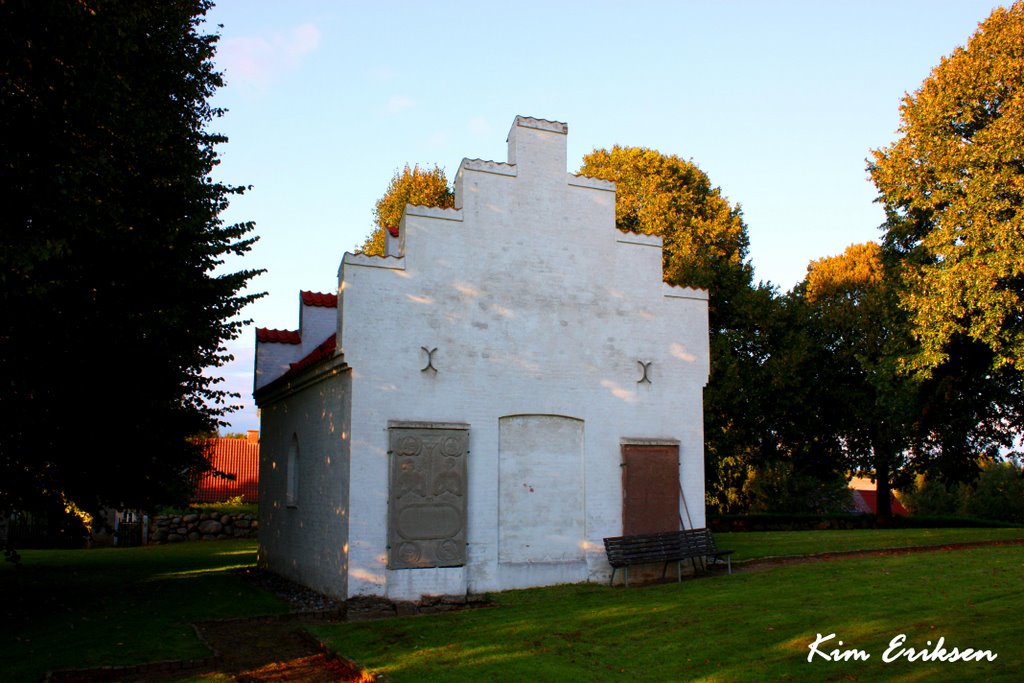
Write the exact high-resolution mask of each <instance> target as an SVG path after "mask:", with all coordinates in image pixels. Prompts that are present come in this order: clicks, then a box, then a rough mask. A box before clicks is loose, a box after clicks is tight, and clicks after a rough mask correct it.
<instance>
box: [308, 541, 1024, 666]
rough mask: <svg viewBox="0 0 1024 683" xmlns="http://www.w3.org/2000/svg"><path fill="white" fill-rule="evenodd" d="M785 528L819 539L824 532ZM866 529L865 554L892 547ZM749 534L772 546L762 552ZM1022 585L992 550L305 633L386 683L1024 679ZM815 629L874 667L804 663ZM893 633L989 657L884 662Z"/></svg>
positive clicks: (802, 569) (611, 591) (1008, 561)
mask: <svg viewBox="0 0 1024 683" xmlns="http://www.w3.org/2000/svg"><path fill="white" fill-rule="evenodd" d="M913 531H914V532H915V533H914V534H911V535H912V536H914V537H915V538H918V539H923V538H927V536H924V537H920V536H917V535H916V532H917V531H918V530H913ZM939 531H940V532H941V533H939V534H938V536H936V537H935V538H934V539H929V542H928V543H927V544H928V545H930V544H932V543H931V540H935V542H936V543H946V542H950V540H949V539H950V538H951V536H950V535H948V534H947V533H946V532H949V531H961V530H939ZM989 531H992V530H973V529H972V530H967V532H966V535H965V536H963V538H962V540H964V541H973V540H981V539H983V538H985V537H986V534H987V532H989ZM980 532H984V533H980ZM791 533H792V534H793V535H794V536H803V537H806V538H805V539H804V540H813V541H818V540H823V539H818V538H816V535H817V534H822V533H825V534H827V535H831V532H791ZM835 533H836V534H845V533H848V532H845V531H843V532H835ZM865 533H866V534H867V538H866V541H867V543H866V545H867V546H868V547H879V545H880V544H879V543H876V541H877V540H879V539H880V538H882V539H888V538H890V536H889V532H883V535H882V536H873V535H872V534H873V533H874V532H865ZM893 533H896V534H898V535H903V534H907V533H908V531H907V530H901V531H897V532H893ZM739 535H740V534H737V535H736V536H739ZM723 536H725V535H724V534H723ZM745 536H749V537H751V538H750V539H749V543H750V545H749V546H747V547H748V550H746V551H745V552H748V554H749V556H752V557H753V556H759V555H760V556H764V555H772V554H778V553H775V552H774V550H771V549H772V548H774V547H776V545H777V544H778V543H783V542H785V545H787V546H789V547H799V546H800V545H801V543H803V541H801V540H798V539H793V540H792V541H791V542H786V538H785V537H786V536H787V534H778V535H777V536H781V537H782V538H775V537H776V534H763V535H760V534H745ZM758 536H761V538H762V541H765V542H764V543H763V548H762V549H760V550H759V549H758V546H759V545H762V541H759V540H758V539H757V537H758ZM954 536H955V534H954ZM733 540H734V538H733V537H730V538H728V541H729V542H732V541H733ZM769 540H770V541H771V542H770V543H769V542H768V541H769ZM836 543H837V544H839V545H842V544H841V543H840V542H839V541H836ZM823 544H825V545H830V543H823ZM721 545H722V546H723V547H724V546H725V545H727V544H726V542H724V541H723V542H722V544H721ZM735 545H736V546H740V545H741V543H740V542H738V541H737V542H736V543H735ZM901 545H902V544H901ZM814 547H815V549H816V550H817V549H818V548H817V545H816V544H815V545H814ZM787 554H788V553H787ZM1022 586H1024V547H1021V546H1005V547H986V548H975V549H970V550H959V551H955V552H942V551H939V552H928V553H913V554H901V555H892V556H868V557H858V558H853V559H842V560H836V561H829V562H812V563H806V564H792V565H784V566H779V567H772V568H770V569H767V570H760V571H751V572H740V573H737V574H733V575H732V576H727V575H716V576H714V577H710V578H704V579H700V580H695V581H684V582H683V583H681V584H676V583H670V584H663V585H657V586H646V587H642V588H630V589H622V588H608V587H606V586H600V585H576V586H559V587H554V588H545V589H533V590H526V591H513V592H507V593H500V594H497V595H495V596H494V597H495V601H496V602H497V603H498V607H497V608H495V609H482V610H474V611H467V612H458V613H449V614H442V615H436V616H425V617H416V618H411V619H393V620H388V621H379V622H368V623H358V624H344V625H328V626H317V627H315V628H313V629H312V630H313V631H314V632H315V633H316V635H318V636H319V637H320V638H322V639H323V640H325V641H326V642H327V643H328V644H329V645H330V646H331V647H333V648H334V649H335V650H336V651H338V652H341V653H343V654H345V655H347V656H349V657H352V658H354V659H356V660H357V661H358V662H359V663H360V664H362V665H363V666H365V667H367V668H368V669H370V670H371V671H373V672H375V673H384V674H386V675H387V676H388V678H389V679H390V680H391V681H393V682H394V683H402V682H403V681H470V680H471V681H491V680H493V681H522V680H529V681H552V682H553V681H559V682H563V681H765V680H783V681H785V680H790V681H825V680H858V681H890V680H895V681H924V680H928V681H932V680H946V681H962V680H983V679H984V680H989V681H1019V680H1021V671H1024V656H1022V655H1021V653H1020V639H1021V636H1022V635H1024V628H1022V627H1021V622H1020V615H1021V614H1024V591H1022V590H1021V587H1022ZM819 633H820V634H823V635H828V634H831V633H835V634H836V636H835V638H834V639H833V640H832V641H829V643H828V644H827V645H826V644H822V645H821V646H820V647H819V649H820V650H821V651H823V652H826V653H827V652H829V651H831V650H832V649H835V648H839V649H842V650H846V649H849V648H857V649H859V650H862V651H864V652H866V653H867V654H869V655H870V658H869V659H868V660H866V661H825V660H824V659H823V658H821V657H816V658H815V661H813V662H808V661H807V656H808V654H810V650H809V649H808V646H809V645H810V644H811V643H812V642H813V641H814V640H815V638H816V637H817V634H819ZM899 634H905V635H906V643H905V647H914V648H917V649H921V648H924V647H927V643H928V641H929V640H930V641H932V644H933V646H934V644H935V643H936V642H937V640H938V638H939V637H943V638H944V639H945V648H946V649H947V650H950V649H951V648H953V647H958V648H960V649H963V648H967V647H971V648H975V649H987V650H991V651H992V652H993V653H995V654H996V655H997V659H996V660H995V661H993V662H987V661H986V662H981V663H978V662H956V663H951V662H938V661H936V662H921V661H917V662H908V661H905V660H903V659H898V660H897V661H895V662H892V663H885V662H883V661H882V659H883V655H884V653H885V651H886V648H887V647H888V646H889V642H890V640H891V639H892V638H894V637H896V636H898V635H899ZM839 640H842V641H843V643H844V644H843V645H842V646H841V647H840V646H839V645H838V643H837V641H839Z"/></svg>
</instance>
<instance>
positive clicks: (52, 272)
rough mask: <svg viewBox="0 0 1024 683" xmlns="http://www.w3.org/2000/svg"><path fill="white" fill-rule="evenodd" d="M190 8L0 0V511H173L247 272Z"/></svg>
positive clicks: (205, 4) (222, 401)
mask: <svg viewBox="0 0 1024 683" xmlns="http://www.w3.org/2000/svg"><path fill="white" fill-rule="evenodd" d="M210 6H211V3H210V2H209V1H208V0H168V1H167V2H159V3H135V2H124V1H118V0H91V1H90V2H81V1H80V0H52V1H48V2H42V3H40V2H35V1H34V0H4V2H0V51H2V53H3V55H4V58H3V60H2V61H0V111H3V116H2V117H0V193H2V195H0V206H2V207H3V210H2V211H0V221H2V226H3V227H2V231H0V302H2V303H0V309H2V310H3V314H2V315H0V375H2V376H3V382H2V383H0V410H2V413H3V421H2V424H3V426H2V428H0V512H6V511H10V510H33V511H40V510H42V511H47V512H53V511H63V510H65V509H78V510H82V511H85V512H91V513H95V512H97V511H98V510H99V509H101V508H102V507H108V508H151V507H152V506H154V505H157V504H163V503H182V502H187V500H188V497H189V494H190V484H191V482H192V481H193V480H194V479H193V478H194V477H195V476H196V475H198V474H200V473H202V472H203V471H205V470H208V469H209V463H208V462H207V460H206V457H205V455H204V452H203V446H202V445H201V444H200V443H197V442H196V441H195V440H194V438H193V437H195V436H196V435H199V434H204V433H209V432H211V431H214V430H216V429H217V427H218V424H219V423H220V420H221V418H222V416H223V415H224V414H225V412H226V411H227V410H228V409H229V404H230V403H231V400H232V397H231V396H230V395H229V394H227V393H226V392H225V391H223V390H221V389H219V388H218V386H217V382H218V381H219V380H217V379H214V378H213V377H212V376H210V375H209V374H206V373H205V372H204V370H205V369H207V368H210V367H216V366H218V365H220V364H222V363H224V362H225V361H226V360H227V358H228V356H227V355H226V352H225V348H224V344H225V342H226V341H227V340H229V339H232V338H234V337H236V336H237V335H238V333H239V331H240V328H241V325H242V324H243V322H242V321H240V320H239V319H238V318H237V317H236V314H237V313H238V312H239V311H240V310H241V308H242V307H243V306H244V305H245V304H246V303H248V302H249V301H251V300H252V299H253V298H254V297H253V295H248V294H244V293H242V290H243V288H244V287H245V286H246V283H247V282H248V281H249V280H250V278H252V277H253V275H255V272H254V271H252V270H243V271H240V272H223V271H222V270H220V268H219V266H220V265H221V264H222V262H223V260H224V258H225V257H226V256H228V255H241V254H243V253H245V252H246V251H248V249H249V247H250V245H251V243H252V241H253V238H252V237H251V236H250V232H251V230H252V225H251V224H248V223H243V224H236V225H225V224H224V223H223V222H222V221H221V219H220V217H219V215H220V213H221V211H223V210H224V208H225V207H226V206H227V203H228V200H229V199H230V198H231V197H232V196H234V195H237V194H240V193H241V192H242V191H243V188H241V187H237V186H231V185H225V184H222V183H220V182H217V181H215V180H212V179H211V175H210V174H211V172H212V171H213V169H214V167H215V166H216V164H217V163H218V159H217V151H216V149H217V145H219V144H221V143H223V142H225V139H224V138H223V137H222V136H220V135H218V134H216V133H214V132H211V131H210V130H209V125H210V124H211V122H212V121H213V120H214V119H216V118H217V117H218V116H220V114H221V112H220V111H219V110H217V109H216V108H214V107H212V106H211V105H210V103H209V99H210V97H211V96H212V94H213V93H214V91H215V90H216V89H217V88H218V87H220V86H221V85H222V84H223V82H222V79H221V76H220V74H218V73H217V72H216V71H215V70H214V66H213V56H214V50H215V44H216V40H217V38H216V36H211V35H205V34H203V33H201V28H202V23H201V22H202V20H203V19H202V18H203V15H204V14H205V13H206V11H207V10H208V9H209V8H210Z"/></svg>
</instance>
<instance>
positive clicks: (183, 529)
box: [149, 512, 260, 543]
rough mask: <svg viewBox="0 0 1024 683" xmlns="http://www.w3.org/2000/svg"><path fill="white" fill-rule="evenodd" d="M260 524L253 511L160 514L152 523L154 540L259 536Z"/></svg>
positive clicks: (150, 538) (151, 539)
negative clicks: (252, 513) (242, 512)
mask: <svg viewBox="0 0 1024 683" xmlns="http://www.w3.org/2000/svg"><path fill="white" fill-rule="evenodd" d="M259 526H260V523H259V521H258V520H257V519H256V517H255V515H251V514H240V513H239V514H222V513H219V512H203V513H192V514H187V515H156V516H154V517H153V518H152V519H151V521H150V525H149V542H150V543H181V542H182V541H220V540H224V539H227V538H256V536H257V533H258V530H259Z"/></svg>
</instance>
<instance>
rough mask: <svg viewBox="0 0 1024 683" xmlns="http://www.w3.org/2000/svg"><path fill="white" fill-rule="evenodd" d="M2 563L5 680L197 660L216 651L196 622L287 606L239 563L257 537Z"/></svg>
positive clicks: (0, 638) (28, 554) (246, 563)
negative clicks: (199, 636) (246, 576)
mask: <svg viewBox="0 0 1024 683" xmlns="http://www.w3.org/2000/svg"><path fill="white" fill-rule="evenodd" d="M22 558H23V559H22V565H23V566H22V567H21V568H20V569H19V570H17V571H15V568H14V567H13V565H10V564H9V563H0V564H3V565H4V566H0V681H4V682H5V683H6V682H8V681H40V680H42V677H43V675H44V673H45V672H46V671H47V670H56V669H64V668H82V667H95V666H108V665H126V664H138V663H142V662H148V661H155V660H168V659H194V658H200V657H205V656H207V655H208V654H209V651H208V650H207V649H206V647H205V646H203V645H202V643H200V642H199V640H198V639H197V638H196V634H195V631H194V630H193V628H192V626H191V623H192V622H194V621H201V620H205V619H219V618H228V617H242V616H252V615H257V614H274V613H280V612H285V611H287V606H286V605H285V604H284V603H283V602H281V601H280V600H278V599H277V598H276V597H274V596H273V595H271V594H269V593H267V592H264V591H261V590H259V589H256V588H254V587H253V586H251V585H250V584H249V583H247V582H246V581H244V580H243V579H242V578H241V577H240V576H238V575H237V574H236V573H235V572H233V571H232V570H233V569H235V568H239V567H250V566H252V565H254V564H255V561H256V542H255V541H219V542H216V543H185V544H178V545H165V546H150V547H145V548H104V549H96V550H26V551H23V552H22Z"/></svg>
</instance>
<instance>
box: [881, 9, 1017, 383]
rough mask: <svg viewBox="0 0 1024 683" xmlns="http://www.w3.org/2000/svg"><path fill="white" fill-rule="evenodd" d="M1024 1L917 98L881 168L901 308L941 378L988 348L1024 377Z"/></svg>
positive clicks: (978, 35)
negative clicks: (954, 362) (952, 359)
mask: <svg viewBox="0 0 1024 683" xmlns="http://www.w3.org/2000/svg"><path fill="white" fill-rule="evenodd" d="M1022 85H1024V2H1021V1H1018V2H1015V3H1014V4H1013V5H1012V6H1011V7H1010V8H1008V9H1007V8H997V9H996V10H995V11H993V13H992V14H991V16H990V17H989V18H988V19H986V20H985V21H984V22H982V23H981V24H980V26H979V27H978V30H977V31H976V32H975V34H974V35H973V36H972V37H971V38H970V40H969V41H968V43H967V46H966V47H958V48H957V49H956V50H954V51H953V53H952V54H951V55H950V56H949V57H946V58H944V59H943V60H942V62H941V63H940V64H939V66H937V67H936V68H935V69H933V70H932V72H931V74H930V75H929V76H928V78H927V79H925V81H924V83H923V84H922V86H921V88H920V89H919V90H918V91H917V92H916V93H914V94H913V95H907V96H906V97H905V98H904V100H903V104H902V106H901V107H900V115H901V125H900V133H901V137H900V138H899V139H898V140H897V141H896V142H895V143H893V144H892V145H890V146H889V147H887V148H883V149H880V150H876V151H875V152H874V154H873V156H874V161H873V163H872V164H871V165H870V166H869V170H870V173H871V178H872V180H873V181H874V183H875V185H876V186H877V188H878V191H879V201H881V202H882V203H883V204H884V206H885V210H886V224H885V231H886V233H885V239H884V244H885V247H886V249H888V250H891V251H892V252H894V253H895V254H896V255H897V257H898V258H899V259H900V261H901V264H902V268H903V272H902V277H903V279H904V281H905V290H904V291H903V292H902V293H901V303H902V305H903V306H904V307H905V308H906V309H907V310H908V311H909V312H910V314H911V322H912V325H913V328H912V329H913V333H914V335H915V336H916V337H917V338H918V339H919V340H920V349H919V351H918V353H917V354H915V356H914V357H913V359H912V361H913V362H912V364H911V366H912V367H913V368H914V369H916V370H918V371H921V372H922V373H924V374H928V373H930V372H932V371H933V370H934V369H935V368H937V367H938V366H939V365H941V364H942V363H943V362H944V361H945V360H947V358H948V357H949V354H950V348H951V347H952V346H956V345H958V344H961V343H963V342H962V341H959V340H958V338H965V339H967V340H972V341H976V342H978V343H981V344H983V345H985V346H987V347H988V348H989V349H990V350H991V355H992V362H993V365H994V366H995V367H996V368H999V367H1003V366H1013V367H1015V368H1016V369H1018V370H1024V315H1022V311H1024V90H1022Z"/></svg>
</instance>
